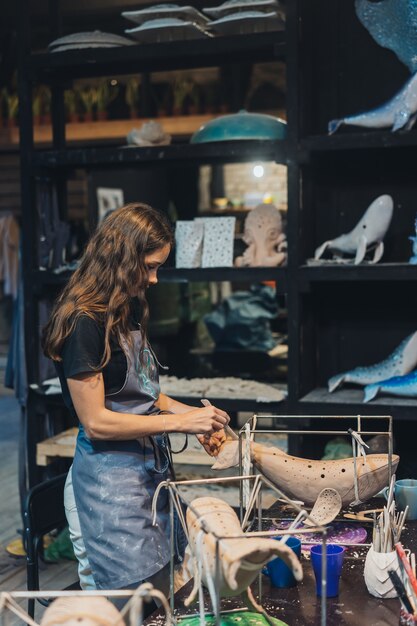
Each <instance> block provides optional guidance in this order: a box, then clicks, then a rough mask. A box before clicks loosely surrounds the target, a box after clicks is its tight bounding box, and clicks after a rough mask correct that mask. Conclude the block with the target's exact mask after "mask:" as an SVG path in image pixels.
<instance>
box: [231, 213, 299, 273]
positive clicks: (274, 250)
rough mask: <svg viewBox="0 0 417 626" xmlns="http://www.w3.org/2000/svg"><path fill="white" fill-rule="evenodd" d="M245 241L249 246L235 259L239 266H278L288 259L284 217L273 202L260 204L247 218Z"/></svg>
mask: <svg viewBox="0 0 417 626" xmlns="http://www.w3.org/2000/svg"><path fill="white" fill-rule="evenodd" d="M243 241H244V242H245V243H246V244H247V246H248V247H247V248H246V250H245V252H244V253H243V255H242V256H239V257H237V258H236V259H235V265H236V266H237V267H245V266H246V267H276V266H278V265H283V264H284V263H286V261H287V238H286V236H285V233H283V230H282V217H281V213H280V212H279V210H278V209H277V208H276V207H275V206H274V205H273V204H259V205H258V206H257V207H255V208H254V209H252V210H251V211H250V213H249V215H248V216H247V217H246V220H245V231H244V234H243Z"/></svg>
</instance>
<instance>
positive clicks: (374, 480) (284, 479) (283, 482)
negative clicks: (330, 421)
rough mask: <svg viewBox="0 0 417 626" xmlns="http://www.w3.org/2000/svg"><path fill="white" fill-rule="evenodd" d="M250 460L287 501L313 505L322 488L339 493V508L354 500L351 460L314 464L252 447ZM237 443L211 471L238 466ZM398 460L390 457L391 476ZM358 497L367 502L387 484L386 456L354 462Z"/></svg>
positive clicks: (220, 456)
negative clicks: (284, 495) (283, 494)
mask: <svg viewBox="0 0 417 626" xmlns="http://www.w3.org/2000/svg"><path fill="white" fill-rule="evenodd" d="M250 448H251V459H252V462H253V464H254V465H255V467H256V468H257V469H258V470H259V471H260V472H261V473H262V474H264V476H266V478H268V479H269V480H270V481H271V482H272V483H273V484H274V485H276V486H277V487H278V489H281V491H282V492H283V493H285V494H286V495H287V496H289V497H290V498H293V499H295V500H302V501H303V502H304V503H305V504H306V505H313V504H314V503H315V501H316V500H317V497H318V496H319V494H320V492H321V491H322V489H324V488H332V489H335V490H336V491H338V492H339V494H340V497H341V498H342V505H343V506H347V505H349V504H351V503H352V502H354V501H355V500H356V496H355V474H354V459H353V457H352V458H347V459H338V460H334V461H333V460H332V461H313V460H309V459H302V458H299V457H295V456H291V455H289V454H286V453H285V452H283V451H282V450H280V449H279V448H275V447H272V446H264V445H263V444H260V443H256V442H252V443H251V446H250ZM238 459H239V442H237V441H235V440H233V441H232V440H227V441H226V442H225V443H224V444H223V447H222V448H221V450H220V452H219V454H218V456H217V458H216V462H215V463H214V465H212V469H216V470H220V469H227V468H229V467H233V466H235V465H237V464H238ZM399 460H400V458H399V456H397V455H395V454H393V455H392V472H393V473H394V472H395V470H396V467H397V465H398V462H399ZM356 467H357V475H358V492H359V493H358V495H359V500H360V501H361V502H366V500H369V498H372V496H374V495H375V494H377V493H378V492H379V491H381V489H383V488H384V487H385V486H386V485H388V483H389V475H388V455H387V454H367V455H366V458H365V459H364V458H363V457H360V458H357V459H356Z"/></svg>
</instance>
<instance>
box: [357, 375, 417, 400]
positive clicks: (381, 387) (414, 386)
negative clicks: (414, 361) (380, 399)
mask: <svg viewBox="0 0 417 626" xmlns="http://www.w3.org/2000/svg"><path fill="white" fill-rule="evenodd" d="M380 391H382V392H383V393H388V394H390V395H391V396H405V397H407V398H416V397H417V370H414V372H410V373H409V374H406V375H405V376H393V377H392V378H388V379H387V380H380V381H379V382H377V383H373V384H372V385H366V387H365V388H364V392H365V395H364V398H363V401H364V402H369V401H370V400H373V399H374V398H375V396H376V395H377V394H378V393H379V392H380Z"/></svg>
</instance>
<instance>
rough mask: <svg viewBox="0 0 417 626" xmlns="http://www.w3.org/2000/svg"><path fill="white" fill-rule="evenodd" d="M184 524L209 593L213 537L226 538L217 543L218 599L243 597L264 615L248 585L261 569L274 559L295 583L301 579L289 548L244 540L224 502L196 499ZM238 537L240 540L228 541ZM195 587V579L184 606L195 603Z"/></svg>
mask: <svg viewBox="0 0 417 626" xmlns="http://www.w3.org/2000/svg"><path fill="white" fill-rule="evenodd" d="M186 522H187V528H188V534H189V539H190V548H191V551H192V553H193V555H194V556H195V557H196V559H197V560H198V562H199V563H200V565H201V580H202V582H203V584H204V585H205V586H206V587H207V588H208V589H209V591H210V588H213V584H214V580H215V569H216V561H215V555H216V539H215V537H216V536H217V537H225V539H221V540H220V543H219V557H220V564H219V565H220V568H219V570H220V572H219V573H220V576H219V578H220V580H219V595H220V597H221V598H223V597H230V596H236V595H239V594H244V595H245V596H246V597H245V601H246V602H248V603H249V605H250V608H251V609H255V610H256V611H260V612H262V613H263V614H265V612H264V610H263V609H262V607H260V606H259V605H257V604H256V602H255V600H254V598H253V595H252V593H251V590H250V588H249V585H250V584H251V583H252V582H253V581H254V580H255V578H256V576H257V575H258V574H259V572H260V571H261V570H262V568H263V566H264V565H265V564H266V563H267V562H268V561H270V560H272V559H273V558H275V557H280V558H281V559H283V560H284V561H285V563H286V564H287V565H288V567H289V568H290V569H291V570H292V572H293V574H294V577H295V579H296V580H302V578H303V570H302V567H301V564H300V562H299V560H298V558H297V556H296V555H295V554H294V552H293V550H291V548H289V547H288V546H287V545H285V544H283V543H281V542H280V541H277V540H275V539H268V538H265V537H245V535H244V534H243V530H242V527H241V525H240V522H239V519H238V517H237V515H236V513H235V512H234V511H233V509H232V507H231V506H229V505H228V504H227V503H226V502H224V500H220V499H219V498H212V497H203V498H196V499H195V500H193V501H192V502H191V505H190V506H189V507H188V509H187V515H186ZM203 527H204V529H205V531H206V532H202V528H203ZM239 535H241V536H242V538H237V539H236V538H235V539H228V538H227V537H236V536H239ZM198 587H199V580H198V577H195V578H194V587H193V589H192V591H191V594H190V595H189V597H188V598H187V599H186V600H185V605H186V606H188V605H190V604H191V603H192V602H193V601H194V600H195V598H196V596H197V592H198Z"/></svg>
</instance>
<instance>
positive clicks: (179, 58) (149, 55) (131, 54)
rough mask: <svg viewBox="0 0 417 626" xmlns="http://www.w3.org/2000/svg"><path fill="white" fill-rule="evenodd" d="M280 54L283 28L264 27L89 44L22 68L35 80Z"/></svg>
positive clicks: (39, 57)
mask: <svg viewBox="0 0 417 626" xmlns="http://www.w3.org/2000/svg"><path fill="white" fill-rule="evenodd" d="M284 57H285V33H284V32H282V31H280V32H266V33H254V34H251V35H233V36H230V37H213V38H207V39H199V40H189V41H172V42H164V43H150V44H141V45H133V46H127V47H120V48H110V49H105V48H101V49H100V48H91V49H88V48H86V49H83V50H69V51H67V52H61V53H55V54H54V53H52V54H51V53H49V54H47V53H42V54H33V55H32V56H31V57H30V60H29V67H28V70H29V72H30V74H31V75H32V77H33V78H37V79H38V80H40V81H42V80H43V81H48V80H52V79H61V78H62V77H64V78H65V80H69V79H71V78H86V77H93V76H111V75H121V74H137V73H138V72H145V71H146V72H157V71H162V70H174V69H184V68H192V67H210V66H218V65H223V64H224V63H225V62H227V63H245V62H248V63H256V62H262V61H271V60H272V61H273V60H274V59H283V58H284Z"/></svg>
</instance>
